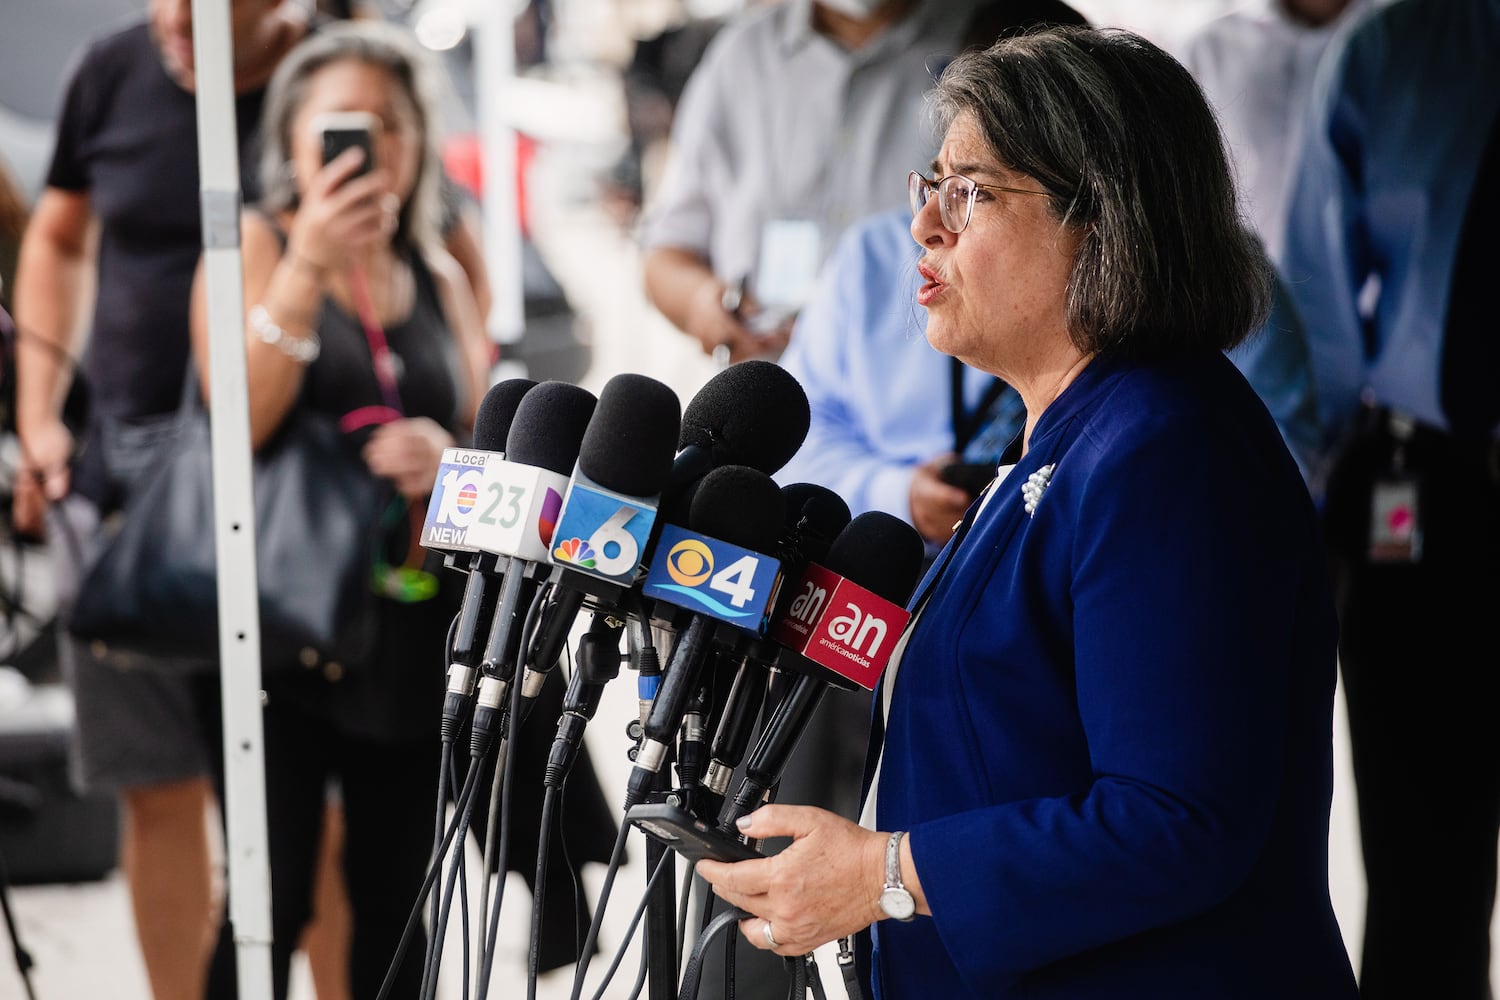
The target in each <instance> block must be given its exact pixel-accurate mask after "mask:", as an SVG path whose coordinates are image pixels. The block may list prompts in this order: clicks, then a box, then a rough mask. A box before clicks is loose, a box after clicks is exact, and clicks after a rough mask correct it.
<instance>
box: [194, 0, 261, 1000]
mask: <svg viewBox="0 0 1500 1000" xmlns="http://www.w3.org/2000/svg"><path fill="white" fill-rule="evenodd" d="M231 2H232V0H193V64H194V75H195V77H196V80H197V85H196V91H197V115H198V169H199V175H200V180H199V185H200V194H201V199H202V205H203V256H204V262H205V269H206V270H205V277H206V279H207V291H208V295H207V298H208V331H209V351H208V361H209V386H210V390H211V395H212V398H213V420H212V421H211V423H212V435H211V437H210V442H211V447H212V449H213V483H214V542H215V545H216V546H217V550H216V551H217V553H218V583H219V655H220V667H219V670H220V679H221V682H222V683H221V687H222V711H223V716H224V801H223V802H222V803H220V807H221V808H222V809H223V810H224V814H225V830H226V836H225V860H226V862H227V865H228V869H229V874H228V885H229V920H230V921H231V924H232V926H233V929H234V940H235V954H236V958H237V969H238V974H239V996H240V998H241V1000H270V997H271V995H272V985H271V876H270V865H269V863H268V860H267V847H266V845H267V834H266V776H265V764H264V759H265V754H264V747H263V745H262V739H263V727H262V720H261V693H260V609H259V607H258V605H257V601H256V576H257V569H256V565H255V511H254V503H253V500H252V496H251V466H250V410H249V405H248V399H249V390H248V388H247V386H246V381H245V333H244V315H245V310H244V285H243V280H244V279H243V273H242V268H241V262H240V230H239V220H240V167H239V140H238V136H237V133H236V128H235V110H234V57H233V48H232V46H231V44H230V21H229V8H230V3H231Z"/></svg>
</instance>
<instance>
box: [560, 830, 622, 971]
mask: <svg viewBox="0 0 1500 1000" xmlns="http://www.w3.org/2000/svg"><path fill="white" fill-rule="evenodd" d="M629 833H630V824H629V823H621V824H620V832H619V833H618V834H617V835H616V836H615V846H614V850H613V851H612V852H611V854H610V856H609V867H608V869H606V870H605V872H604V886H603V888H601V889H600V890H599V902H598V903H597V904H596V905H595V908H594V919H593V920H591V921H589V933H588V937H586V938H584V939H583V944H584V951H583V954H582V955H580V956H579V958H578V965H577V967H576V968H575V969H574V970H573V991H572V992H571V993H570V994H569V995H568V1000H580V998H581V997H582V996H583V977H584V976H585V975H586V974H587V973H588V971H589V961H590V959H592V958H593V956H594V948H595V947H596V946H597V945H598V943H599V928H600V927H601V926H603V924H604V910H605V907H606V906H607V905H608V902H609V893H610V890H611V889H612V888H613V887H614V884H615V876H616V875H618V874H619V873H620V859H622V858H623V857H624V856H625V838H626V836H627V835H628V834H629Z"/></svg>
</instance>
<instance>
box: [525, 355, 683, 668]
mask: <svg viewBox="0 0 1500 1000" xmlns="http://www.w3.org/2000/svg"><path fill="white" fill-rule="evenodd" d="M680 408H681V404H680V403H679V402H678V400H677V394H676V393H675V392H673V391H672V389H671V388H670V387H669V386H667V385H666V384H665V383H662V382H659V381H657V380H656V379H653V378H648V377H647V376H645V375H634V374H622V375H616V376H614V377H613V378H611V379H610V380H609V381H608V382H607V383H605V386H604V388H603V390H601V391H600V393H599V403H598V406H597V407H596V408H595V410H594V414H593V416H592V417H591V418H590V420H589V423H588V426H587V428H585V430H584V433H583V439H582V441H581V443H580V445H579V449H578V465H577V468H576V469H575V470H574V471H573V478H572V482H571V483H570V484H569V486H568V493H567V496H566V497H565V498H564V499H563V507H562V513H561V515H560V517H559V518H558V522H557V530H556V532H555V534H554V536H553V544H552V551H551V554H550V559H551V562H552V565H553V567H554V568H553V570H552V575H551V578H550V580H551V582H552V583H553V585H554V586H553V598H552V601H551V603H550V604H549V606H548V610H547V612H546V614H545V617H544V618H543V620H542V624H541V627H540V628H539V630H538V632H537V636H536V639H535V640H534V641H533V642H532V643H531V646H530V649H529V651H528V655H527V657H526V660H527V664H528V667H527V670H526V674H525V678H524V679H523V683H522V687H523V691H522V697H523V698H534V697H535V696H536V694H537V693H538V692H540V691H541V685H542V684H543V683H544V682H545V680H546V675H547V673H548V672H549V671H550V670H551V669H552V668H553V666H554V665H555V664H556V663H557V660H558V657H559V656H560V655H561V653H562V649H563V645H564V643H565V642H566V641H567V637H568V633H569V632H570V631H571V629H572V626H573V621H574V619H575V617H576V616H577V614H578V612H579V611H580V609H581V608H582V606H583V602H584V599H585V598H586V597H593V598H594V599H595V605H596V611H595V614H599V613H601V612H606V611H607V612H608V613H610V614H614V615H616V616H618V617H621V618H623V617H625V615H626V614H627V612H628V610H629V609H628V607H627V599H628V591H629V589H630V588H631V587H632V586H633V585H634V583H635V577H636V575H637V573H638V571H639V569H640V565H641V562H642V560H643V558H644V556H645V553H646V548H647V545H648V543H649V540H650V537H651V530H652V527H653V525H654V524H655V522H656V512H657V505H658V503H659V501H660V497H659V494H660V493H661V490H662V487H663V485H664V484H665V483H666V481H667V476H668V474H669V473H670V472H671V468H672V456H673V451H674V445H675V442H676V440H677V436H678V431H679V427H680V423H681V417H680Z"/></svg>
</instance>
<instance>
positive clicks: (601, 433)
mask: <svg viewBox="0 0 1500 1000" xmlns="http://www.w3.org/2000/svg"><path fill="white" fill-rule="evenodd" d="M681 413H682V404H681V403H680V402H679V401H678V399H677V393H675V392H673V391H672V388H671V386H669V385H667V384H666V383H664V382H658V381H657V380H656V379H654V378H650V377H649V376H646V375H634V374H630V373H626V374H622V375H616V376H614V377H613V378H611V379H610V380H609V381H608V382H606V383H605V384H604V388H603V389H601V390H600V392H599V405H598V406H597V407H596V408H595V409H594V415H593V417H592V418H591V419H590V420H589V425H588V429H587V430H585V431H584V433H583V444H582V445H581V446H580V448H579V449H578V467H579V469H581V470H582V471H583V474H584V475H585V476H588V477H589V478H590V479H592V480H593V481H594V482H596V483H598V484H599V485H600V486H603V487H605V488H606V489H611V490H614V491H615V492H617V493H624V494H626V495H628V496H637V497H649V496H656V495H657V494H658V493H660V492H661V491H662V488H663V487H664V486H665V485H666V482H667V474H668V473H669V472H671V471H672V459H673V456H674V455H675V454H676V451H677V435H678V431H679V429H680V427H681V423H682V417H681Z"/></svg>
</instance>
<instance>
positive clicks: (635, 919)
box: [575, 824, 672, 1000]
mask: <svg viewBox="0 0 1500 1000" xmlns="http://www.w3.org/2000/svg"><path fill="white" fill-rule="evenodd" d="M620 829H621V830H628V829H630V826H629V824H622V825H621V827H620ZM620 843H621V844H623V843H624V840H623V838H622V839H621V841H620ZM671 857H672V852H670V851H669V852H667V853H665V854H663V855H662V856H661V858H660V859H659V860H658V861H657V862H656V868H655V869H653V870H652V872H651V877H650V878H649V879H647V880H646V891H645V892H643V893H642V894H641V901H640V903H638V904H637V905H636V908H635V912H634V913H632V914H631V916H630V923H629V925H628V926H626V928H625V934H624V936H623V938H622V939H621V941H620V947H619V948H618V949H616V950H615V957H614V958H613V959H612V960H611V961H610V963H609V968H608V969H605V970H604V979H603V981H601V982H600V983H599V988H598V989H597V990H595V991H594V995H593V1000H604V991H605V990H606V989H608V988H609V984H610V982H611V981H612V980H613V979H614V977H615V973H616V972H618V971H619V969H620V964H621V963H622V962H624V961H625V953H626V952H627V951H628V950H629V949H630V942H631V941H633V940H634V939H635V932H636V930H637V928H639V927H640V924H641V918H642V917H643V916H645V915H646V907H647V906H648V905H650V902H651V893H652V891H653V890H654V889H655V888H656V883H657V882H658V881H660V879H661V877H662V876H663V875H665V874H666V873H667V870H668V869H669V868H671V867H672V866H671V865H669V864H668V863H667V862H668V860H669V859H670V858H671ZM600 912H601V913H602V912H603V911H602V910H601V911H600ZM645 950H646V949H645V948H644V947H643V948H642V949H641V951H642V954H644V953H645ZM641 981H644V980H641ZM575 985H578V984H575ZM639 989H640V987H639V985H638V986H637V987H636V990H637V992H639ZM575 996H576V994H575Z"/></svg>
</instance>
